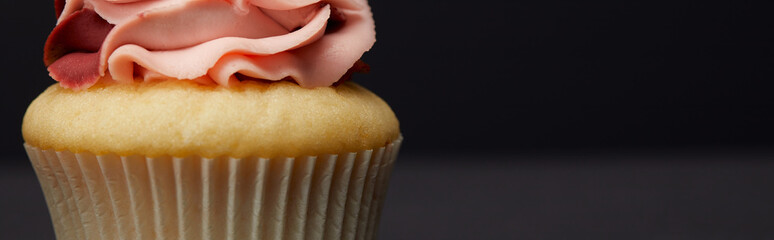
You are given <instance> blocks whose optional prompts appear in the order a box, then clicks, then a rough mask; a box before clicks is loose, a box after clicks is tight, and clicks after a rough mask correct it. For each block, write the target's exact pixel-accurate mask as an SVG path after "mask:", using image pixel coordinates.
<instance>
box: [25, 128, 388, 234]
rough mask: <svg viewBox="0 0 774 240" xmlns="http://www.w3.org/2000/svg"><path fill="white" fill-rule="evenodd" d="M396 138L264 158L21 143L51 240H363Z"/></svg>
mask: <svg viewBox="0 0 774 240" xmlns="http://www.w3.org/2000/svg"><path fill="white" fill-rule="evenodd" d="M401 140H402V138H401V139H398V140H396V141H395V142H393V143H390V144H388V145H387V146H385V147H382V148H379V149H373V150H364V151H360V152H352V153H346V154H335V155H320V156H309V157H299V158H271V159H268V158H228V157H223V158H203V157H198V156H191V157H185V158H176V157H155V158H151V157H144V156H118V155H100V156H97V155H94V154H89V153H77V154H73V153H71V152H67V151H53V150H42V149H39V148H36V147H34V146H30V145H26V144H25V148H26V149H27V154H28V155H29V157H30V161H31V162H32V165H33V167H34V169H35V171H36V173H37V176H38V180H39V181H40V185H41V188H42V189H43V193H44V195H45V198H46V203H47V204H48V208H49V211H50V213H51V219H52V222H53V225H54V231H55V232H56V236H57V239H59V240H76V239H77V240H82V239H86V240H94V239H99V240H116V239H122V240H124V239H137V240H148V239H164V240H168V239H177V240H194V239H196V240H198V239H208V240H221V239H229V240H231V239H233V240H246V239H253V240H258V239H264V240H265V239H336V240H338V239H358V240H361V239H363V240H368V239H375V238H376V234H377V232H378V231H377V228H378V223H379V215H380V214H381V207H382V204H383V200H384V197H385V193H386V191H387V182H388V179H389V177H390V172H391V170H392V166H393V163H394V162H395V158H396V156H397V153H398V150H399V147H400V143H401Z"/></svg>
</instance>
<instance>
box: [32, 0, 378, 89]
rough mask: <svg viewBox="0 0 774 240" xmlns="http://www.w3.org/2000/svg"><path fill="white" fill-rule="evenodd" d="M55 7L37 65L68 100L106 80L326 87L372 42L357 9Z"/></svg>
mask: <svg viewBox="0 0 774 240" xmlns="http://www.w3.org/2000/svg"><path fill="white" fill-rule="evenodd" d="M61 1H62V0H58V1H57V10H58V16H59V19H58V24H57V27H55V28H54V30H53V31H52V33H51V35H50V36H49V39H48V40H47V41H46V48H45V51H44V55H45V56H44V61H45V62H46V65H47V66H48V70H49V72H50V75H51V76H52V77H53V78H54V79H55V80H57V81H59V82H60V84H61V85H62V86H64V87H68V88H72V89H76V90H77V89H84V88H88V87H89V86H91V85H93V84H95V83H96V81H97V80H98V79H100V78H102V77H104V76H108V78H106V79H112V80H115V81H118V82H132V81H135V79H142V80H144V81H155V80H161V79H170V78H174V79H185V80H193V81H197V82H201V83H205V84H206V83H214V84H219V85H223V86H229V85H231V84H234V83H235V82H237V81H240V80H241V79H244V78H248V79H249V78H254V79H263V80H272V81H276V80H282V79H292V80H294V81H295V82H297V83H298V84H299V85H301V86H302V87H307V88H312V87H322V86H330V85H332V84H334V83H335V82H337V81H339V80H340V79H342V78H346V77H347V75H348V74H347V73H348V71H350V69H351V68H356V66H362V64H356V63H358V60H359V59H360V57H361V56H362V55H363V53H364V52H366V51H368V50H369V49H370V48H371V46H373V43H374V42H375V32H374V23H373V19H372V17H371V11H370V8H369V7H368V4H367V2H366V1H365V0H71V1H67V2H66V3H64V4H63V5H62V3H61ZM73 66H78V67H73ZM354 70H356V69H354Z"/></svg>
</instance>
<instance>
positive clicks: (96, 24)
mask: <svg viewBox="0 0 774 240" xmlns="http://www.w3.org/2000/svg"><path fill="white" fill-rule="evenodd" d="M111 29H113V25H112V24H110V23H108V22H107V21H105V19H102V17H100V16H99V15H98V14H97V13H96V12H94V10H91V9H82V10H79V11H77V12H75V13H73V14H72V15H70V16H68V17H67V18H66V19H65V20H64V21H62V22H61V23H59V25H57V26H56V27H55V28H54V30H53V31H51V35H49V36H48V39H47V40H46V46H45V48H44V50H43V61H44V62H45V63H46V66H49V65H51V64H53V63H54V62H55V61H56V60H57V59H59V58H61V57H63V56H65V55H67V54H69V53H72V52H87V53H94V52H97V51H99V49H100V47H102V42H104V41H105V37H107V35H108V33H109V32H110V30H111Z"/></svg>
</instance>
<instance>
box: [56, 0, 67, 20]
mask: <svg viewBox="0 0 774 240" xmlns="http://www.w3.org/2000/svg"><path fill="white" fill-rule="evenodd" d="M65 3H66V2H65V0H54V10H56V18H59V16H61V15H62V11H64V7H65Z"/></svg>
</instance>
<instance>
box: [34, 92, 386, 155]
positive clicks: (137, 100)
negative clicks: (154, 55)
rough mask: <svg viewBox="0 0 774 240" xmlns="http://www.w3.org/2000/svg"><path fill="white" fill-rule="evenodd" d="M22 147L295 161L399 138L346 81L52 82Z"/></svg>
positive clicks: (379, 105)
mask: <svg viewBox="0 0 774 240" xmlns="http://www.w3.org/2000/svg"><path fill="white" fill-rule="evenodd" d="M22 132H23V135H24V139H25V141H26V143H27V144H30V145H32V146H36V147H39V148H42V149H54V150H57V151H64V150H67V151H71V152H74V153H79V152H90V153H93V154H97V155H103V154H118V155H124V156H129V155H144V156H148V157H154V156H174V157H185V156H191V155H199V156H203V157H210V158H214V157H224V156H227V157H236V158H243V157H267V158H273V157H297V156H309V155H322V154H337V153H345V152H353V151H359V150H365V149H373V148H379V147H382V146H384V145H386V143H388V142H391V141H393V140H395V139H397V138H398V136H399V134H400V130H399V126H398V120H397V118H396V117H395V114H394V113H393V112H392V110H391V109H390V107H389V106H388V105H387V104H386V103H385V102H384V101H382V100H381V99H380V98H379V97H378V96H376V95H375V94H373V93H371V92H370V91H368V90H366V89H365V88H363V87H361V86H359V85H357V84H355V83H352V82H346V83H343V84H341V85H338V86H334V87H319V88H313V89H307V88H302V87H299V86H298V85H296V84H295V83H292V82H286V81H280V82H256V81H245V82H242V83H240V84H238V85H237V86H231V87H222V86H205V85H199V84H196V83H193V82H189V81H161V82H152V83H135V84H98V85H95V86H93V87H91V88H89V89H86V90H82V91H77V92H76V91H72V90H69V89H65V88H62V87H60V86H59V85H58V84H55V85H53V86H51V87H49V88H48V89H47V90H46V91H45V92H43V93H42V94H41V95H40V96H38V98H37V99H35V100H34V101H33V102H32V104H31V105H30V107H29V108H28V109H27V113H26V114H25V116H24V124H23V126H22Z"/></svg>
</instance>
